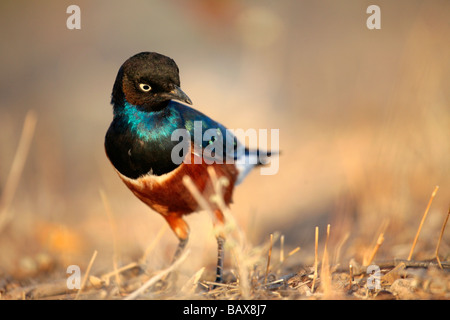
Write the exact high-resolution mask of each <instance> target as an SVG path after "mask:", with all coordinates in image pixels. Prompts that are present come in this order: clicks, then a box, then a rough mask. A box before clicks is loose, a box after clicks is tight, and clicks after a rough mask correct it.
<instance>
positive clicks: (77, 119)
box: [0, 0, 450, 279]
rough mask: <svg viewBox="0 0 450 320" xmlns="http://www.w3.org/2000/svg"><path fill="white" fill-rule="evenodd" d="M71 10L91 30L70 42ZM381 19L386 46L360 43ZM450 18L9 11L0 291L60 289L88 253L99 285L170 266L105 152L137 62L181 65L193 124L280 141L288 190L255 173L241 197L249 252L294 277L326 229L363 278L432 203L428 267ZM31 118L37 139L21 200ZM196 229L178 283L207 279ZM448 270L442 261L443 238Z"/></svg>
mask: <svg viewBox="0 0 450 320" xmlns="http://www.w3.org/2000/svg"><path fill="white" fill-rule="evenodd" d="M71 4H76V5H78V6H79V7H80V9H81V30H69V29H67V27H66V20H67V19H68V18H69V16H70V14H68V13H66V9H67V7H68V6H69V5H71ZM372 4H377V5H378V6H380V8H381V30H369V29H368V28H367V27H366V20H367V19H368V17H369V14H367V13H366V9H367V7H368V6H369V5H372ZM449 12H450V2H449V1H447V0H441V1H439V0H431V1H418V0H417V1H416V0H403V1H383V0H377V1H363V0H361V1H351V0H345V1H333V0H328V1H325V0H323V1H268V0H260V1H237V0H235V1H233V0H230V1H220V0H194V1H189V2H188V1H181V0H171V1H157V0H151V1H150V0H131V1H127V2H126V3H125V2H119V1H106V0H97V1H86V0H77V1H57V2H49V1H46V2H36V1H2V2H1V3H0V34H1V38H2V44H1V50H0V61H1V65H2V68H1V73H0V195H1V194H2V193H3V195H4V193H5V191H6V190H9V192H10V193H11V189H13V192H12V194H11V196H10V200H8V201H6V200H5V199H3V204H2V206H3V207H2V208H0V215H1V217H0V221H1V223H0V276H2V275H3V276H4V275H10V276H13V277H17V278H27V279H30V278H34V279H35V278H37V277H39V276H41V275H42V274H56V276H55V277H61V278H64V277H65V268H67V266H68V265H71V264H77V265H80V266H81V267H82V268H85V266H86V265H87V263H88V262H89V259H90V257H91V256H92V253H93V252H94V250H97V251H98V256H97V259H96V261H95V263H94V266H93V272H94V273H96V272H100V273H101V272H105V271H108V270H112V268H113V255H115V256H116V257H117V259H118V261H119V262H120V265H122V264H125V263H128V262H132V261H137V260H138V259H139V258H140V257H141V256H142V255H143V253H144V252H145V250H146V249H147V248H149V246H151V244H152V242H153V241H157V245H156V246H155V247H154V248H152V252H151V254H150V255H149V257H148V261H147V262H148V265H149V268H151V269H153V270H158V269H160V268H164V267H166V266H167V265H168V264H169V262H170V259H171V257H172V254H173V252H174V250H175V247H176V245H177V239H176V237H175V236H174V235H173V234H172V232H171V231H170V230H169V229H168V228H166V226H165V221H164V220H163V219H162V218H161V217H160V216H159V215H158V214H156V213H155V212H151V210H150V209H149V208H147V207H146V206H145V205H144V204H142V203H140V201H139V200H137V199H136V198H135V197H134V196H133V195H132V193H131V192H130V191H129V190H128V189H127V188H126V186H125V185H124V184H123V183H122V182H121V181H120V179H119V178H118V177H117V174H116V173H115V171H114V170H113V168H112V166H111V164H110V163H109V161H108V159H107V158H106V156H105V153H104V147H103V142H104V135H105V133H106V130H107V128H108V126H109V123H110V122H111V120H112V107H111V105H110V104H109V101H110V94H111V90H112V86H113V83H114V80H115V77H116V74H117V71H118V69H119V67H120V66H121V64H122V63H123V62H124V61H125V60H126V59H127V58H128V57H130V56H132V55H134V54H136V53H138V52H141V51H156V52H159V53H162V54H164V55H167V56H169V57H171V58H173V59H174V60H175V61H176V62H177V64H178V66H179V68H180V77H181V87H182V88H183V90H184V91H185V92H186V93H187V94H188V95H189V97H190V98H191V99H192V101H193V102H194V107H195V108H197V109H198V110H200V111H202V112H204V113H206V114H208V115H209V116H211V117H212V118H213V119H216V120H218V121H220V122H221V123H223V124H224V125H225V126H227V127H228V128H233V129H237V128H242V129H249V128H253V129H268V130H270V129H279V137H280V138H279V145H280V149H281V150H282V155H281V156H280V160H279V161H280V162H279V171H278V173H277V174H276V175H273V176H263V175H260V174H259V171H254V172H253V173H252V174H251V175H250V176H249V177H248V178H247V180H246V181H245V182H244V183H243V184H241V185H240V186H239V187H238V188H236V189H235V194H234V204H233V206H232V211H233V215H234V217H235V218H236V221H237V223H238V225H239V226H240V228H241V229H242V230H243V231H244V232H245V235H246V237H247V239H248V241H249V243H250V244H252V245H260V244H261V243H264V242H266V241H267V240H268V239H269V235H270V234H271V233H275V232H278V233H280V234H283V235H284V237H285V247H286V250H288V249H289V250H290V249H293V248H295V247H297V246H300V248H301V249H300V251H299V252H298V253H296V254H295V255H294V256H292V258H291V260H290V265H291V266H292V268H296V267H298V266H299V265H300V264H311V263H312V262H313V258H314V254H313V250H312V249H313V243H314V228H315V227H316V226H318V227H319V230H320V240H321V241H322V240H323V239H324V235H325V230H326V225H327V224H330V225H331V234H330V244H329V245H330V248H331V249H330V250H331V251H330V252H332V253H333V259H334V260H332V262H335V263H341V265H343V266H344V267H345V266H347V265H348V261H349V259H351V258H355V259H356V260H357V261H359V262H362V261H363V259H364V257H365V256H366V255H367V252H370V251H371V250H372V248H373V246H374V244H375V242H376V240H377V237H378V236H379V234H380V233H381V232H383V233H384V238H385V240H384V243H383V244H382V246H381V247H380V249H379V251H378V253H377V256H376V259H380V260H383V259H392V258H406V257H407V256H408V253H409V250H410V247H411V244H412V240H413V238H414V235H415V232H416V230H417V227H418V225H419V222H420V219H421V217H422V214H423V212H424V210H425V208H426V206H427V203H428V201H429V199H430V195H431V193H432V192H433V190H434V188H435V186H439V187H440V188H439V190H438V192H437V194H436V197H435V199H434V201H433V203H432V206H431V208H430V212H429V215H428V217H427V220H426V221H425V224H424V226H423V229H422V233H421V235H420V238H419V242H418V244H417V247H416V250H415V258H417V259H428V258H432V257H433V254H434V250H435V246H436V243H437V239H438V236H439V232H440V229H441V226H442V222H443V220H444V217H445V215H446V214H447V210H448V208H449V204H450V203H449V200H450V143H449V141H450V139H449V138H450V90H449V83H450V42H449V36H450V20H449V18H448V13H449ZM30 110H31V111H32V112H34V115H35V116H36V119H37V122H36V129H35V132H34V135H33V137H32V141H31V145H30V149H29V153H28V155H27V157H26V161H25V164H24V168H23V172H22V174H21V176H20V179H19V180H18V184H17V188H16V189H14V188H12V186H11V185H8V184H9V182H8V181H9V180H8V179H9V178H8V177H9V176H10V174H11V172H12V169H11V168H12V167H14V162H15V161H16V160H14V155H15V153H16V150H17V147H18V145H19V140H20V136H21V132H22V127H23V124H24V119H25V117H26V114H27V113H28V112H29V111H30ZM262 147H265V146H262ZM101 192H103V194H104V195H105V197H104V201H102V197H101ZM5 202H7V203H6V204H5ZM187 221H188V223H189V225H190V227H191V238H190V239H191V242H190V247H191V248H192V251H191V255H190V256H189V257H188V260H187V261H188V262H186V263H185V264H184V265H183V266H182V270H183V272H185V273H186V274H188V275H191V274H193V272H195V271H196V270H198V269H199V268H201V267H202V266H206V267H207V268H208V270H210V272H211V274H212V272H213V271H214V265H215V263H216V241H215V239H214V234H213V230H212V223H211V221H210V218H209V217H208V215H206V214H193V215H191V216H189V217H187ZM447 231H448V230H447ZM158 234H162V238H160V239H159V240H158V237H157V235H158ZM155 239H157V240H155ZM276 246H277V247H278V244H276ZM440 252H441V255H443V256H444V257H445V256H448V255H449V252H450V232H446V234H445V235H444V239H443V242H442V244H441V249H440ZM226 260H228V261H227V264H228V265H232V258H231V257H230V256H228V258H226ZM211 278H212V276H211Z"/></svg>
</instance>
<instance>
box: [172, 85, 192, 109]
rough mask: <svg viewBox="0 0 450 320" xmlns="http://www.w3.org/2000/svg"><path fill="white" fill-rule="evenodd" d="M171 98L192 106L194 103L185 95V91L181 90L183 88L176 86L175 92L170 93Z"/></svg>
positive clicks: (174, 87)
mask: <svg viewBox="0 0 450 320" xmlns="http://www.w3.org/2000/svg"><path fill="white" fill-rule="evenodd" d="M169 97H170V98H171V99H175V100H179V101H181V102H186V103H187V104H192V101H191V99H189V97H188V96H187V94H186V93H184V92H183V90H181V88H180V87H178V86H176V85H174V86H173V90H172V91H170V92H169Z"/></svg>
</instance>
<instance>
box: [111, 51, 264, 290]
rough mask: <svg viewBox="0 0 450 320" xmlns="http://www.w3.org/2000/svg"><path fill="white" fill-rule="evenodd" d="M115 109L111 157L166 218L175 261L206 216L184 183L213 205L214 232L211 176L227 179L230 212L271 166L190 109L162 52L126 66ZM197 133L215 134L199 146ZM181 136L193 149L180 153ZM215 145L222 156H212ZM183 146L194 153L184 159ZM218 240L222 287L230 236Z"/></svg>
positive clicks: (219, 214) (219, 216)
mask: <svg viewBox="0 0 450 320" xmlns="http://www.w3.org/2000/svg"><path fill="white" fill-rule="evenodd" d="M111 104H112V107H113V120H112V122H111V124H110V126H109V128H108V130H107V132H106V136H105V144H104V145H105V152H106V155H107V157H108V159H109V161H110V162H111V163H112V165H113V167H114V169H115V171H116V172H117V174H118V175H119V177H120V179H121V180H122V181H123V182H124V183H125V185H126V186H127V187H128V188H129V189H130V190H131V192H132V193H133V194H134V195H135V196H136V197H137V198H138V199H140V200H141V201H142V202H144V203H145V204H146V205H148V206H149V207H150V208H151V209H153V210H154V211H156V212H157V213H159V214H160V215H161V216H162V217H163V218H164V219H165V220H166V222H167V223H168V225H169V226H170V228H171V229H172V231H173V232H174V233H175V235H176V237H177V238H178V241H179V242H178V246H177V249H176V251H175V254H174V257H173V261H175V260H177V259H178V258H179V257H180V255H181V253H182V252H183V251H184V249H185V247H186V244H187V243H188V240H189V233H190V229H189V226H188V224H187V223H186V221H185V219H184V217H185V216H186V215H189V214H191V213H193V212H198V211H201V209H202V208H201V207H200V205H199V203H198V202H197V200H196V199H195V197H194V196H193V195H192V194H191V193H190V192H189V190H188V189H187V187H186V185H185V184H184V183H183V179H185V178H184V177H185V176H188V177H189V178H190V179H191V181H192V183H193V184H194V186H195V187H196V188H197V190H198V191H199V192H201V194H202V195H203V197H204V199H206V201H207V202H208V204H209V206H210V208H211V210H212V211H213V213H214V217H213V224H214V226H223V225H224V223H225V218H224V214H223V210H221V208H220V207H219V206H218V204H217V202H214V201H212V199H211V197H212V196H213V195H214V186H213V184H212V181H211V177H210V174H209V173H208V170H211V168H212V169H213V170H214V172H215V175H216V176H217V178H222V179H223V178H225V179H226V181H227V184H226V185H225V187H224V190H223V201H224V203H225V204H226V206H227V207H229V206H230V204H231V203H232V195H233V191H234V188H235V186H236V185H238V184H239V183H241V182H242V180H243V179H244V178H245V176H246V175H247V174H248V173H249V172H250V171H251V170H252V169H253V168H254V167H257V166H259V165H264V164H267V161H268V159H269V157H270V156H271V155H272V152H270V151H265V152H261V151H260V150H258V149H255V150H249V149H248V148H247V147H245V146H244V145H243V144H242V143H241V142H239V141H238V139H237V138H236V137H235V136H234V135H233V134H232V133H230V132H229V130H227V128H226V127H225V126H224V125H222V124H221V123H219V122H217V121H215V120H213V119H211V118H210V117H208V116H207V115H205V114H204V113H202V112H200V111H198V110H196V109H194V108H193V107H190V106H188V105H192V101H191V99H190V98H189V97H188V95H187V94H186V93H184V91H183V90H182V89H181V86H180V76H179V68H178V66H177V64H176V63H175V61H174V60H173V59H171V58H169V57H167V56H165V55H162V54H160V53H157V52H147V51H146V52H140V53H138V54H135V55H133V56H132V57H130V58H128V59H127V60H126V61H125V62H124V63H123V64H122V65H121V67H120V68H119V71H118V73H117V76H116V79H115V82H114V85H113V90H112V94H111ZM196 129H201V130H202V131H205V132H206V131H207V130H211V129H212V132H213V133H215V134H213V135H212V136H211V138H210V139H200V140H199V139H196V138H195V136H196V134H195V130H196ZM180 130H181V131H180ZM174 132H181V133H184V136H182V137H185V139H184V141H182V142H183V144H182V146H184V147H187V148H186V149H180V144H181V142H180V141H181V140H183V139H180V137H179V138H178V139H174V138H173V134H174ZM197 137H198V136H197ZM204 140H205V141H204ZM219 142H220V143H219ZM214 144H215V146H216V147H215V150H213V152H210V153H208V152H206V151H207V150H208V147H211V145H214ZM177 146H178V149H180V150H188V151H186V152H185V154H183V153H182V152H181V151H180V150H178V149H177ZM174 150H178V151H176V152H174ZM174 155H175V157H174ZM219 156H220V158H219ZM174 158H177V159H178V160H176V161H175V160H174ZM179 158H182V160H183V161H179ZM221 160H222V161H221ZM224 160H226V161H224ZM228 160H234V161H228ZM216 239H217V248H218V254H217V268H216V280H215V281H216V282H218V283H220V282H222V281H223V261H224V243H225V235H224V234H223V232H219V233H217V235H216Z"/></svg>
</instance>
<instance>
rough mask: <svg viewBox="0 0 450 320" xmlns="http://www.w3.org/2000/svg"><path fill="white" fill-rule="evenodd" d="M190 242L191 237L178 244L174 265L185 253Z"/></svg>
mask: <svg viewBox="0 0 450 320" xmlns="http://www.w3.org/2000/svg"><path fill="white" fill-rule="evenodd" d="M188 241H189V237H188V238H186V239H180V242H178V247H177V250H176V251H175V254H174V255H173V259H172V263H174V262H175V261H177V260H178V258H179V257H180V255H181V253H182V252H183V251H184V248H186V244H187V243H188Z"/></svg>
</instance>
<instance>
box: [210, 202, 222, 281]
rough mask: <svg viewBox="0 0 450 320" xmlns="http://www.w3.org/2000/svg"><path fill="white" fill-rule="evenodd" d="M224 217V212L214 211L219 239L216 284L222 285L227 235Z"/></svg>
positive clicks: (215, 227)
mask: <svg viewBox="0 0 450 320" xmlns="http://www.w3.org/2000/svg"><path fill="white" fill-rule="evenodd" d="M224 220H225V219H224V216H223V213H222V211H220V210H218V209H216V210H214V222H213V223H214V229H215V233H216V239H217V269H216V282H218V283H222V281H223V260H224V256H225V253H224V252H225V249H224V244H225V234H224V223H225V221H224Z"/></svg>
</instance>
